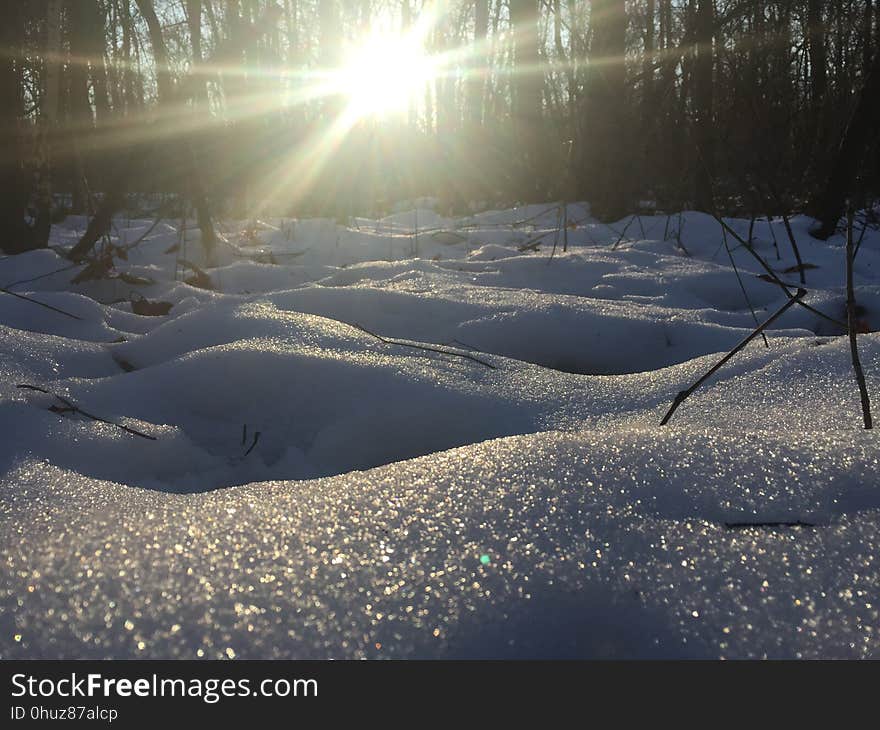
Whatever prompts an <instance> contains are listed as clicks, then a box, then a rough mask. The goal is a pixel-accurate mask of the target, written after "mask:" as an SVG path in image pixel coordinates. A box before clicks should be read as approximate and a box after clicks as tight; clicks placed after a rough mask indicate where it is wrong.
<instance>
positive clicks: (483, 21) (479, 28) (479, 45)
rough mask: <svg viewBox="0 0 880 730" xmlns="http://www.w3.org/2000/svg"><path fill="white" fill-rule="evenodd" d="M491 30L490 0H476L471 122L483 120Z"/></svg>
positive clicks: (470, 96)
mask: <svg viewBox="0 0 880 730" xmlns="http://www.w3.org/2000/svg"><path fill="white" fill-rule="evenodd" d="M488 32H489V0H474V44H475V52H474V54H473V57H472V59H471V73H470V76H469V78H468V102H467V108H468V116H469V118H470V121H471V124H473V125H474V126H477V127H478V126H479V125H480V124H481V123H482V121H483V89H484V88H485V85H486V81H485V73H486V61H487V59H486V36H487V34H488Z"/></svg>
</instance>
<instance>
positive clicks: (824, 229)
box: [810, 50, 880, 240]
mask: <svg viewBox="0 0 880 730" xmlns="http://www.w3.org/2000/svg"><path fill="white" fill-rule="evenodd" d="M878 127H880V50H877V51H876V52H875V53H874V60H873V61H872V62H871V68H870V69H869V70H868V74H867V76H866V78H865V83H864V86H863V87H862V90H861V92H860V94H859V101H858V104H857V105H856V109H855V112H854V113H853V115H852V118H851V119H850V121H849V124H848V125H847V127H846V129H845V130H844V133H843V135H842V137H841V142H840V147H839V148H838V150H837V153H836V155H835V157H834V161H833V163H832V166H831V173H830V174H829V176H828V179H827V180H826V182H825V186H824V188H823V190H822V192H821V193H820V194H819V196H818V197H817V198H816V200H815V201H814V202H813V204H812V205H811V206H810V207H811V209H812V211H813V214H814V215H815V217H816V218H818V219H819V225H818V226H817V227H816V228H815V229H814V230H812V231H810V233H811V234H812V235H813V236H814V237H816V238H819V239H823V240H824V239H826V238H828V237H829V236H831V235H832V234H833V233H834V231H835V229H836V228H837V222H838V220H840V216H841V214H842V213H843V208H844V202H845V201H846V199H847V198H848V197H851V196H852V194H853V193H854V192H855V190H856V186H857V176H858V173H859V166H860V163H861V162H862V160H863V159H864V158H865V157H866V155H867V152H868V150H869V148H870V147H871V146H874V145H876V144H877V139H876V136H877V129H878Z"/></svg>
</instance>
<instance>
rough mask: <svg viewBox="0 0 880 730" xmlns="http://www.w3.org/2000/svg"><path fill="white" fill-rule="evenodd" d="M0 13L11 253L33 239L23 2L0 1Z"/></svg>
mask: <svg viewBox="0 0 880 730" xmlns="http://www.w3.org/2000/svg"><path fill="white" fill-rule="evenodd" d="M0 15H2V18H3V22H2V23H0V47H2V48H3V49H4V50H5V51H6V52H5V53H2V54H0V135H2V139H3V140H4V143H3V147H2V149H0V249H2V250H3V251H5V252H6V253H9V254H13V253H19V252H21V251H26V250H28V249H29V248H31V245H32V240H33V231H31V229H30V227H29V226H28V225H27V223H26V222H25V219H24V212H25V207H26V205H27V198H28V189H29V185H28V182H27V178H26V175H25V173H24V166H23V164H22V163H23V160H22V142H23V140H22V136H23V135H22V124H23V121H24V99H23V96H22V78H21V66H20V65H19V64H20V63H21V48H20V44H21V39H22V36H23V34H24V28H23V20H22V3H21V2H20V0H0Z"/></svg>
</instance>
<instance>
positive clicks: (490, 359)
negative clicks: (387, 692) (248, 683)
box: [0, 201, 880, 658]
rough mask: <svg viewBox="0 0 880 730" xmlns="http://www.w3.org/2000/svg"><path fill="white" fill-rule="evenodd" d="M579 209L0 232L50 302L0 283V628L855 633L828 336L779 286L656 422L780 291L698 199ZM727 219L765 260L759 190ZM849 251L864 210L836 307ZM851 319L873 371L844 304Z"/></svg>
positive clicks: (422, 641)
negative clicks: (186, 264) (109, 244)
mask: <svg viewBox="0 0 880 730" xmlns="http://www.w3.org/2000/svg"><path fill="white" fill-rule="evenodd" d="M419 204H420V205H422V206H427V205H429V204H430V201H420V203H419ZM588 216H589V209H588V207H587V206H585V205H572V206H570V209H569V211H568V218H569V220H570V221H574V222H575V223H576V226H575V227H572V228H571V229H569V231H568V244H569V246H568V251H567V252H563V251H562V236H561V234H560V233H559V232H558V228H557V226H558V219H559V216H558V212H557V210H556V209H554V208H552V207H550V208H548V206H525V207H523V208H519V209H514V210H509V211H490V212H487V213H480V214H475V215H473V216H470V217H468V218H463V219H451V218H445V217H442V216H440V215H438V214H437V213H435V212H434V211H433V210H430V209H428V208H427V207H422V208H420V209H419V210H418V212H415V211H411V210H400V211H399V212H397V213H395V214H393V215H392V216H390V217H388V218H384V219H381V220H378V221H373V220H366V219H357V220H353V221H351V225H349V226H342V225H337V224H336V223H335V222H333V221H329V220H304V221H292V220H276V219H273V220H264V221H260V222H259V223H258V225H256V226H255V230H254V232H253V233H251V234H248V233H247V231H246V225H245V224H244V223H224V225H223V229H222V230H223V233H224V237H225V241H226V242H225V243H224V244H222V246H221V249H220V250H219V251H218V252H217V255H216V256H215V258H214V260H213V261H211V262H209V261H208V260H207V259H206V258H205V256H204V252H203V251H201V247H200V245H199V243H198V231H197V230H196V229H195V227H194V225H193V224H192V223H190V224H189V227H188V228H187V231H186V236H185V238H186V240H185V241H184V236H182V235H181V234H180V232H179V230H178V225H177V223H176V222H166V223H160V224H159V225H157V226H155V228H154V229H153V230H152V231H151V232H149V233H148V235H147V236H146V237H145V238H144V239H143V240H142V241H140V242H139V243H137V244H136V245H134V246H133V247H132V248H130V249H129V250H128V252H127V260H119V259H117V260H116V267H115V270H114V273H115V274H118V273H122V272H125V273H127V274H131V275H137V276H140V277H146V278H148V279H150V281H151V282H152V283H150V284H148V285H134V284H130V283H126V282H125V280H124V279H122V278H118V277H117V278H111V279H103V280H99V281H83V282H81V283H79V284H71V279H72V278H73V277H74V276H76V274H77V273H78V272H79V271H80V270H81V267H74V268H67V267H69V266H70V264H69V262H68V261H67V260H66V259H64V258H63V257H62V256H60V255H59V254H58V253H57V252H56V251H54V250H44V251H36V252H31V253H26V254H21V255H18V256H14V257H6V258H3V259H0V284H2V285H3V286H5V287H7V288H11V290H12V291H14V292H16V293H19V294H21V295H23V296H27V297H29V298H31V299H34V300H37V301H40V302H43V303H45V304H50V305H52V306H54V307H57V308H59V309H62V310H64V311H66V312H69V313H71V314H74V315H75V316H76V317H78V318H79V319H74V318H71V317H67V316H65V315H63V314H60V313H58V312H56V311H52V310H49V309H46V308H44V307H40V306H37V305H35V304H33V303H32V302H27V301H24V300H22V299H19V298H15V297H12V296H9V295H6V294H0V341H2V348H0V372H2V375H3V377H2V383H0V411H2V419H3V423H4V424H5V428H4V438H3V440H2V441H0V491H2V499H0V510H2V512H3V517H2V522H0V544H2V546H3V551H4V555H5V558H4V560H5V562H4V568H3V574H2V582H0V656H2V657H3V658H21V657H30V658H37V657H41V658H51V657H141V658H165V657H181V658H184V657H186V658H189V657H227V656H230V652H229V651H228V650H231V651H232V654H233V655H234V656H236V657H241V658H275V657H277V658H326V657H339V658H344V657H350V658H359V657H398V658H402V657H425V658H433V657H573V656H595V657H719V656H723V657H763V656H767V657H874V658H877V657H880V636H878V633H880V569H878V558H877V555H878V546H880V529H878V525H880V522H878V517H880V489H878V487H880V485H878V484H877V476H876V475H877V473H878V461H880V445H878V441H877V436H876V431H874V432H869V431H865V430H864V429H862V428H861V417H860V410H859V399H858V392H857V390H856V387H855V382H854V377H853V373H852V366H851V363H850V355H849V344H848V341H847V340H846V338H845V337H842V336H840V330H839V329H838V328H837V326H836V325H835V324H833V322H830V321H828V320H827V319H823V318H822V317H820V316H819V315H816V314H815V313H813V312H810V311H807V310H806V309H804V308H801V307H792V308H791V309H790V310H789V311H788V312H786V313H785V314H784V315H783V316H782V317H781V318H780V319H779V320H777V321H776V322H775V323H774V325H773V326H772V327H771V328H770V329H769V330H768V333H767V335H768V345H769V347H765V346H764V344H763V343H762V341H761V339H760V338H758V339H756V340H755V341H754V342H752V343H751V344H750V345H749V346H748V347H747V348H746V349H745V350H744V351H743V352H742V353H740V354H739V355H737V356H736V357H735V358H734V359H733V360H732V361H731V362H730V363H729V364H728V365H726V366H725V367H723V368H722V369H721V370H720V371H719V373H717V375H715V376H713V378H712V379H711V380H710V381H709V382H708V383H707V384H706V385H705V386H703V387H702V388H701V389H699V390H698V391H697V392H696V393H695V394H694V395H693V396H691V397H690V398H689V399H688V400H687V401H686V402H685V403H684V404H683V405H682V406H681V407H680V408H679V409H678V411H677V412H676V413H675V415H674V417H673V419H672V422H671V424H670V425H669V426H666V427H662V428H661V427H659V426H658V423H659V421H660V418H661V417H662V415H663V414H664V413H665V411H666V409H667V408H668V407H669V405H670V403H671V402H672V399H673V398H674V397H675V394H676V393H677V392H678V391H680V390H682V389H683V388H685V387H687V386H688V385H690V384H691V383H692V382H694V381H695V380H696V379H697V378H698V377H700V376H701V375H702V374H703V373H704V372H706V370H708V369H709V368H710V367H711V366H712V365H713V364H714V363H715V362H717V361H718V359H719V358H720V357H721V355H722V353H724V352H726V351H727V350H729V349H730V348H731V347H733V346H734V345H735V344H737V343H738V342H739V341H740V340H741V339H742V338H743V337H744V336H745V335H747V334H748V333H749V332H750V331H751V330H752V328H753V327H754V324H755V319H757V320H758V321H762V320H763V319H766V317H767V316H769V314H771V313H772V312H774V311H775V310H776V309H778V308H779V307H780V306H781V305H782V304H783V303H784V302H785V301H786V298H785V295H784V294H783V293H782V292H781V291H780V289H779V287H778V286H776V285H775V284H772V283H769V282H766V281H763V280H761V279H759V278H758V275H759V274H762V273H764V272H763V269H762V268H761V267H760V265H759V264H758V263H757V262H756V261H755V260H754V258H753V257H752V256H750V255H749V253H748V251H746V250H744V248H743V247H742V246H740V245H739V244H738V242H737V241H736V240H735V239H734V238H733V237H731V236H728V241H727V243H728V246H729V248H730V249H731V253H730V257H729V256H728V252H727V249H726V248H725V244H724V238H723V236H722V232H721V229H720V227H719V226H718V223H717V222H716V221H714V220H713V219H711V218H710V217H708V216H705V215H702V214H698V213H684V214H682V215H681V216H680V217H679V216H678V215H677V214H676V215H672V216H669V217H667V216H665V215H659V214H658V215H655V216H642V217H640V218H638V219H631V218H627V219H625V220H623V221H619V222H617V223H614V224H612V225H611V226H606V225H603V224H600V223H598V222H596V221H594V220H593V219H591V218H589V217H588ZM726 222H727V223H728V224H729V225H730V226H731V227H732V228H733V229H734V230H736V231H737V232H738V233H739V234H740V235H741V236H742V237H746V236H747V232H748V228H749V222H748V221H743V220H728V221H726ZM791 223H792V227H793V229H794V231H795V235H796V238H797V244H798V246H799V248H800V252H801V256H802V258H803V260H804V261H805V262H808V263H809V264H811V265H812V266H813V267H816V268H809V269H807V270H806V271H805V276H806V288H807V289H808V290H809V294H808V296H807V300H806V301H807V302H808V303H809V304H810V305H811V306H812V307H814V308H816V309H817V310H819V311H821V312H823V313H825V314H827V315H828V316H830V317H831V318H832V319H837V320H840V319H845V309H844V292H843V283H844V282H843V272H844V267H843V263H844V262H843V255H844V254H843V240H842V238H841V236H839V235H838V236H835V237H833V238H832V239H830V240H829V241H828V242H818V241H814V240H813V239H811V238H810V237H809V236H808V235H807V233H806V230H807V227H808V226H809V224H810V221H809V220H808V219H806V218H802V217H797V218H794V219H792V221H791ZM84 225H85V221H84V219H81V218H79V219H78V218H68V219H67V221H65V223H63V224H62V225H61V226H59V227H56V228H54V229H53V244H54V245H56V246H69V245H71V244H72V243H73V242H74V241H75V240H76V239H77V236H78V234H79V233H80V232H81V231H82V229H83V227H84ZM152 225H153V222H152V221H147V220H130V221H129V220H125V219H119V220H117V221H116V225H115V229H114V241H115V242H117V243H118V244H119V245H126V246H128V245H131V244H132V243H133V242H135V241H138V239H139V238H140V237H141V236H143V235H144V234H145V233H147V232H148V231H149V229H150V227H151V226H152ZM416 226H418V227H419V228H418V235H416V231H415V227H416ZM624 231H626V235H624V236H622V235H621V233H622V232H624ZM774 235H775V239H776V244H775V245H774ZM538 236H543V238H541V239H540V241H539V243H540V245H539V246H538V248H537V250H534V251H532V250H530V251H525V252H523V251H520V247H521V246H523V245H524V244H528V243H529V242H531V241H534V240H535V239H536V238H537V237H538ZM754 236H755V250H756V251H757V252H758V253H759V254H760V255H762V256H763V257H764V258H765V260H766V261H767V263H768V264H769V265H770V266H771V267H772V268H773V269H774V270H775V271H777V272H784V270H785V269H787V268H789V267H791V266H793V265H794V263H795V259H794V256H793V253H792V251H791V246H790V243H789V242H788V238H787V235H786V233H785V229H784V227H783V225H782V223H781V221H775V222H774V223H773V224H772V227H771V226H770V225H768V224H767V222H766V221H763V222H758V223H756V225H755V226H754ZM554 240H556V243H557V248H556V251H555V252H554V253H553V256H552V259H551V257H550V252H551V249H552V248H553V244H554ZM679 241H680V242H679ZM179 242H180V243H181V249H180V254H179V255H180V256H181V257H183V258H186V259H187V260H189V261H192V262H194V263H196V264H197V265H198V266H200V267H202V268H204V269H205V271H206V273H207V274H208V275H209V277H210V279H211V282H212V284H213V286H214V290H213V291H211V290H206V289H199V288H196V287H194V286H190V285H189V284H186V283H184V282H183V281H182V280H181V278H182V277H181V276H179V275H178V276H175V270H176V264H177V258H178V254H177V253H175V252H171V253H167V251H168V250H169V248H171V247H172V246H173V245H174V244H175V243H179ZM184 243H185V246H186V251H185V252H184V250H183V244H184ZM777 250H778V258H777ZM184 254H185V255H184ZM731 257H732V259H733V262H734V263H735V265H736V269H737V271H738V273H739V275H740V279H741V281H742V286H743V287H744V288H745V291H746V293H747V294H748V298H749V301H750V304H751V307H752V308H753V309H754V315H753V313H752V311H750V308H749V306H748V305H747V303H746V301H745V299H744V296H743V289H742V288H741V286H740V283H739V281H738V279H737V276H736V274H735V272H734V271H733V268H732V266H731ZM878 257H880V234H878V233H877V232H875V231H870V230H869V231H868V232H867V233H866V234H865V236H864V239H863V242H862V245H861V249H860V252H859V256H858V259H857V262H856V276H857V284H858V290H857V297H858V301H859V304H860V305H861V307H862V310H861V311H860V318H861V319H862V322H863V324H864V325H865V326H866V327H867V328H868V329H874V328H875V327H876V325H877V321H878V319H880V258H878ZM273 261H274V262H275V263H271V262H273ZM209 263H211V264H212V265H210V266H209V265H208V264H209ZM60 269H66V270H65V271H59V270H60ZM53 272H56V273H53ZM187 273H189V272H187ZM779 275H780V276H781V277H782V278H783V279H784V280H786V281H788V282H790V283H792V284H793V285H796V284H797V283H798V274H797V273H796V272H789V273H779ZM28 279H31V281H24V280H28ZM16 282H21V283H16ZM134 291H136V292H138V293H139V294H141V295H143V296H146V297H148V298H149V299H150V300H159V301H167V302H169V303H170V304H172V305H173V306H172V308H171V310H170V313H169V314H168V315H167V316H160V317H142V316H138V315H136V314H134V313H133V312H132V307H131V300H132V298H133V296H132V292H134ZM134 298H136V295H135V297H134ZM375 335H379V336H380V337H377V336H375ZM412 345H421V346H423V347H428V348H433V350H434V351H429V350H425V349H420V348H419V347H413V346H412ZM859 348H860V352H861V356H862V362H863V364H864V368H865V371H866V375H867V380H868V388H869V392H870V393H871V394H872V395H874V397H875V400H878V397H877V396H876V395H875V394H876V393H878V390H880V389H878V385H880V375H878V373H880V334H874V333H871V334H864V335H861V336H860V337H859ZM436 350H442V351H444V352H437V351H436ZM465 355H467V356H469V357H465ZM472 358H473V359H472ZM19 384H29V385H33V386H38V387H40V388H43V389H44V390H46V391H48V393H41V392H37V391H34V390H26V389H21V388H18V387H16V386H17V385H19ZM53 394H57V395H58V396H62V397H63V398H65V399H67V401H69V402H72V403H74V404H75V405H76V406H78V407H79V408H80V409H82V410H84V411H87V412H88V413H91V414H94V415H97V416H99V417H100V418H101V419H104V421H109V422H110V423H106V422H98V421H95V420H92V419H89V418H86V417H83V416H82V415H80V414H78V413H71V412H59V411H58V407H59V406H63V405H64V404H63V403H62V401H60V400H58V399H57V398H56V397H55V395H53ZM52 407H54V410H50V408H52ZM114 424H120V425H125V426H127V427H128V428H130V429H134V430H136V431H138V432H141V433H143V434H145V435H148V436H152V437H154V440H152V439H147V438H142V437H140V436H137V435H134V434H132V433H130V432H126V431H124V430H123V429H121V428H119V426H118V425H114ZM257 433H259V436H257V435H256V434H257ZM768 523H769V524H768ZM780 523H785V524H780Z"/></svg>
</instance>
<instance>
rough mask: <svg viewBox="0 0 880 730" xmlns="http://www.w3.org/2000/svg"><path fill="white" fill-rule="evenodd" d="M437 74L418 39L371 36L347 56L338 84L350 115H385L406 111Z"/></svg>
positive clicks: (413, 37)
mask: <svg viewBox="0 0 880 730" xmlns="http://www.w3.org/2000/svg"><path fill="white" fill-rule="evenodd" d="M436 73H437V68H436V64H435V62H434V61H433V60H432V59H431V58H430V57H429V56H428V54H427V53H426V52H425V49H424V46H423V44H422V41H421V38H419V37H418V36H416V35H408V36H404V37H400V36H391V35H372V36H371V37H370V38H369V39H368V40H367V41H366V42H365V43H363V44H362V45H360V46H358V47H357V48H354V49H352V51H351V52H350V53H349V54H348V56H347V58H346V62H345V64H344V65H343V66H342V68H340V69H339V71H338V74H337V84H338V88H339V91H340V93H341V94H342V95H343V96H344V97H345V98H347V99H348V108H349V109H348V113H349V114H351V115H352V116H354V117H355V118H363V117H367V116H383V115H386V114H390V113H394V112H399V111H402V110H404V109H406V107H407V105H408V104H409V102H410V101H411V100H412V99H413V98H414V97H415V95H416V94H418V93H421V92H422V90H423V89H424V85H425V83H426V82H428V81H430V80H431V79H432V78H433V77H434V76H435V75H436Z"/></svg>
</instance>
